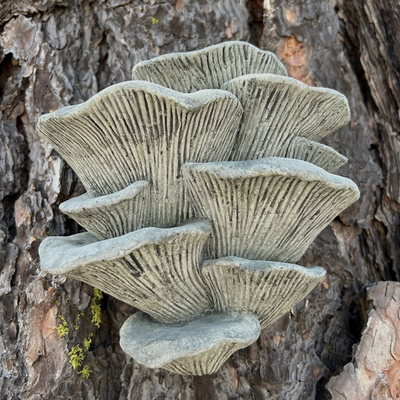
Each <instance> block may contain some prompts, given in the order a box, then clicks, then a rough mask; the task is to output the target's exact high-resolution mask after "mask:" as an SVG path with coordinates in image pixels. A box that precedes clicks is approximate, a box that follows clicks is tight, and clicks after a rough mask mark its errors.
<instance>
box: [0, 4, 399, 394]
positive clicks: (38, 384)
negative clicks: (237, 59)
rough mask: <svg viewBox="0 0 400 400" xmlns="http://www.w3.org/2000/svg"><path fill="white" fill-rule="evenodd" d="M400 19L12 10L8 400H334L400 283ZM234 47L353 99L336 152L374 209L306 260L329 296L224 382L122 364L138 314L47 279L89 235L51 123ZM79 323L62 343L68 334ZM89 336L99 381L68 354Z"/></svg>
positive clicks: (231, 368) (289, 11)
mask: <svg viewBox="0 0 400 400" xmlns="http://www.w3.org/2000/svg"><path fill="white" fill-rule="evenodd" d="M262 15H264V23H263V19H262ZM399 17H400V6H399V4H398V2H395V1H394V0H365V1H359V0H338V1H333V0H318V1H317V0H296V1H289V0H286V1H283V0H266V1H265V2H264V4H263V3H262V2H261V1H258V0H249V1H247V2H245V1H244V0H239V1H238V0H236V1H235V0H196V1H195V0H177V1H171V2H165V1H158V0H130V1H129V0H108V1H105V0H95V1H77V0H75V1H74V0H71V1H62V0H38V1H35V2H31V1H27V0H13V1H10V0H3V1H2V4H1V6H0V26H1V29H0V47H1V48H0V69H1V74H0V111H1V121H0V141H1V146H2V149H3V151H1V152H0V179H1V185H0V199H1V208H0V235H1V236H0V241H1V242H2V247H1V249H0V365H1V367H0V397H1V399H3V398H4V399H7V400H8V399H22V400H25V399H66V398H68V399H102V400H103V399H157V400H161V399H177V400H178V399H180V400H185V399H208V400H214V399H218V400H225V399H256V400H260V399H274V400H275V399H282V400H284V399H326V398H330V397H329V396H330V395H329V393H328V391H327V390H326V388H325V386H326V383H327V382H328V380H329V379H330V377H331V376H333V375H334V374H338V373H340V371H341V370H342V369H343V366H344V365H345V364H347V363H348V362H349V361H351V358H352V346H353V344H354V343H357V342H358V341H359V339H360V336H361V330H362V327H363V325H364V323H365V322H366V311H367V309H368V305H367V300H366V290H365V289H366V287H368V286H370V285H371V283H373V282H377V281H380V280H397V279H398V278H399V276H400V265H399V263H400V254H399V253H400V229H399V225H400V206H399V203H400V200H399V198H400V186H399V182H400V179H399V172H398V171H399V154H400V151H399V150H400V149H399V133H400V132H399V130H400V119H399V113H398V111H399V102H400V90H399V89H400V79H399V76H400V75H399V70H400V68H399V64H400V60H399V58H400V54H399V53H398V52H396V51H395V46H396V45H397V43H398V42H399V35H400V18H399ZM224 40H250V41H251V42H252V43H254V44H257V45H260V47H261V48H263V49H265V50H272V51H274V52H275V53H276V54H277V55H278V57H279V58H280V59H281V60H282V61H283V62H284V63H285V65H286V66H287V68H288V72H289V74H290V75H291V76H293V77H295V78H297V79H300V80H302V81H304V82H306V83H309V84H312V85H315V86H326V87H330V88H333V89H336V90H338V91H340V92H342V93H344V94H345V95H346V96H347V97H348V99H349V103H350V106H351V111H352V122H351V123H350V124H349V126H348V127H346V128H344V129H341V130H340V131H339V132H336V133H334V134H333V135H331V136H330V137H328V138H326V139H325V140H324V142H325V143H326V144H329V145H331V146H332V147H334V148H335V149H336V150H338V151H339V152H341V153H342V154H344V155H345V156H347V157H348V158H349V160H350V161H349V163H348V165H347V166H345V167H343V168H342V170H341V171H340V174H341V175H344V176H348V177H350V178H351V179H353V180H354V181H355V182H356V183H358V185H359V187H360V189H361V193H362V195H361V199H360V200H359V201H358V202H357V203H356V204H355V205H354V206H352V207H350V208H349V209H348V210H346V211H345V212H344V213H343V214H342V215H341V216H340V217H338V218H336V219H335V221H334V222H333V223H332V224H331V225H330V226H329V227H328V228H326V229H325V230H324V231H323V233H322V234H321V235H320V236H319V237H318V238H317V240H316V241H315V243H314V244H313V245H312V246H311V247H310V249H309V250H308V252H307V253H306V255H305V256H303V258H302V259H301V260H300V262H299V264H300V265H304V266H314V265H320V266H322V267H324V268H325V269H327V271H328V275H327V278H326V279H325V280H324V281H323V282H322V284H321V285H319V286H318V287H317V288H316V289H315V290H314V291H313V292H312V293H311V294H310V295H309V296H308V298H307V299H306V300H305V301H303V302H302V303H301V304H300V305H299V306H297V307H295V309H294V310H292V312H290V313H289V314H287V315H286V316H284V317H282V318H281V319H280V320H279V321H277V322H276V323H275V324H274V325H273V326H270V327H268V328H267V329H264V330H263V331H262V334H261V337H260V339H259V340H258V341H257V342H256V343H255V344H253V345H252V346H250V347H249V348H247V349H244V350H240V351H239V352H237V353H236V354H235V355H234V356H233V357H232V358H231V359H230V360H229V361H228V362H227V363H226V364H225V365H224V366H223V367H222V368H221V370H220V371H219V372H218V373H216V374H215V375H211V376H204V377H196V378H192V377H182V376H178V375H174V374H172V373H168V372H166V371H164V370H149V369H146V368H144V367H142V366H140V365H139V364H137V363H135V362H133V361H132V360H131V359H129V357H127V356H125V354H124V353H123V352H122V350H121V349H120V347H119V344H118V340H119V337H118V331H119V328H120V326H121V324H122V323H123V322H124V320H125V319H126V318H127V317H128V316H129V315H131V313H132V312H133V309H132V308H130V307H129V306H127V305H125V304H123V303H121V302H118V301H117V300H115V299H113V298H111V297H108V296H104V298H103V299H102V300H101V302H99V299H96V297H95V296H94V295H93V290H92V288H90V287H89V286H86V285H84V284H81V283H79V282H77V281H73V280H66V279H65V278H64V277H63V276H57V277H51V276H48V275H43V274H41V272H40V269H39V260H38V254H37V249H38V246H39V244H40V242H41V241H42V240H43V238H44V237H46V236H48V235H70V234H72V233H75V232H78V231H79V227H78V225H77V224H76V223H74V222H73V221H72V220H70V219H68V218H66V217H65V216H63V215H62V214H61V213H60V212H59V209H58V205H59V203H60V202H62V201H64V200H66V199H68V198H70V197H71V196H74V195H77V194H81V193H83V192H84V189H83V186H82V184H81V183H80V182H79V181H78V179H77V178H76V176H75V174H74V173H73V172H72V170H71V169H70V168H69V167H68V166H67V165H66V164H65V163H64V162H63V161H62V160H61V158H60V157H59V156H58V154H56V152H54V151H53V150H52V149H51V148H50V147H49V146H48V145H45V144H44V143H42V142H41V141H40V140H39V139H38V138H37V135H36V132H35V125H36V123H37V119H38V117H39V116H40V115H41V114H42V113H44V112H49V111H51V110H56V109H58V108H60V107H63V106H65V105H67V104H77V103H79V102H82V101H84V100H86V99H88V98H89V97H90V96H92V95H93V94H95V93H96V92H97V91H98V90H100V89H102V88H104V87H106V86H108V85H110V84H113V83H117V82H120V81H123V80H127V79H129V78H130V71H131V68H132V66H133V65H134V64H136V63H137V62H139V61H141V60H144V59H148V58H151V57H153V56H156V55H158V54H165V53H169V52H172V51H184V50H193V49H198V48H202V47H205V46H207V45H211V44H216V43H219V42H221V41H224ZM99 305H100V307H101V324H100V326H99V327H97V326H96V324H94V323H93V322H92V319H93V315H94V316H96V315H97V316H98V314H96V310H97V308H96V307H98V306H99ZM94 321H95V322H96V319H94ZM63 324H64V326H68V333H67V334H66V335H65V336H64V337H60V335H59V334H58V333H57V331H56V330H55V329H54V327H56V326H60V325H63ZM85 338H86V339H87V338H90V339H91V344H90V346H89V349H88V350H87V351H86V350H85V351H84V354H85V359H84V364H85V365H87V366H88V368H89V369H90V370H91V371H92V373H91V374H90V376H89V378H87V379H83V377H81V376H79V375H78V372H79V371H80V370H81V369H82V367H83V365H82V366H81V367H80V368H78V369H77V370H74V369H73V367H72V364H71V358H70V356H69V355H68V353H69V352H70V351H71V350H72V349H73V348H75V349H76V346H77V345H79V346H81V348H84V346H83V344H84V339H85Z"/></svg>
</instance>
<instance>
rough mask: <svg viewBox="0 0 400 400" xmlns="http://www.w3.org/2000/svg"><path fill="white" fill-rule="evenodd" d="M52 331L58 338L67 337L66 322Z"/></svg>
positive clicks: (67, 328)
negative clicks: (54, 331)
mask: <svg viewBox="0 0 400 400" xmlns="http://www.w3.org/2000/svg"><path fill="white" fill-rule="evenodd" d="M54 329H55V330H56V331H57V333H58V336H60V338H62V337H64V336H67V335H68V333H69V327H68V322H67V321H64V322H63V323H61V324H60V325H58V326H56V327H54Z"/></svg>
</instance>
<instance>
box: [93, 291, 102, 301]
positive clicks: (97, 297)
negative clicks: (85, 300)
mask: <svg viewBox="0 0 400 400" xmlns="http://www.w3.org/2000/svg"><path fill="white" fill-rule="evenodd" d="M102 298H103V292H102V291H101V290H100V289H97V288H94V290H93V299H94V300H96V301H100V300H101V299H102Z"/></svg>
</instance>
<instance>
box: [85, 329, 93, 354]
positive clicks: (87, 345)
mask: <svg viewBox="0 0 400 400" xmlns="http://www.w3.org/2000/svg"><path fill="white" fill-rule="evenodd" d="M92 337H93V333H91V334H90V335H89V336H88V337H87V338H85V339H83V347H84V348H85V350H86V351H89V349H90V345H91V344H92Z"/></svg>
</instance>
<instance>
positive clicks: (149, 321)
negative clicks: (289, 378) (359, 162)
mask: <svg viewBox="0 0 400 400" xmlns="http://www.w3.org/2000/svg"><path fill="white" fill-rule="evenodd" d="M132 79H133V80H132V81H128V82H123V83H119V84H117V85H113V86H110V87H109V88H107V89H105V90H103V91H101V92H100V93H98V94H97V95H95V96H94V97H92V98H91V99H89V100H88V101H86V102H85V103H83V104H79V105H75V106H69V107H65V108H64V109H61V110H59V111H56V112H53V113H51V114H46V115H43V116H42V117H41V118H40V120H39V123H38V127H37V130H38V134H39V135H40V136H41V137H42V138H44V139H45V140H46V141H47V142H49V143H50V144H51V145H52V146H53V147H54V148H55V149H56V150H57V151H58V152H59V153H60V154H61V155H62V156H63V157H64V158H65V160H66V161H67V162H68V163H69V164H70V165H71V167H72V168H73V169H74V170H75V172H76V173H77V174H78V176H79V178H80V179H81V180H82V182H83V184H84V186H85V188H86V189H87V193H86V194H84V195H82V196H79V197H76V198H73V199H70V200H68V201H66V202H64V203H62V204H61V206H60V209H61V210H62V211H63V212H64V213H65V214H67V215H68V216H70V217H71V218H73V219H75V220H76V221H77V222H78V223H79V224H80V225H82V226H83V227H84V228H86V230H87V231H88V232H87V233H81V234H76V235H72V236H69V237H50V238H46V239H45V240H44V241H43V243H42V244H41V246H40V249H39V252H40V258H41V266H42V269H43V271H46V272H48V273H51V274H65V275H68V276H70V277H72V278H74V279H79V280H81V281H83V282H86V283H88V284H91V285H93V286H95V287H98V288H100V289H101V290H103V291H105V292H106V293H109V294H110V295H112V296H115V297H116V298H118V299H120V300H122V301H125V302H126V303H129V304H131V305H133V306H134V307H136V308H137V309H138V310H140V311H138V312H137V313H135V314H134V315H133V316H132V317H130V318H129V319H128V320H127V321H126V322H125V324H124V326H123V327H122V329H121V346H122V348H123V350H124V351H125V352H126V353H127V354H129V355H131V356H132V357H133V358H134V359H135V360H137V361H138V362H140V363H142V364H143V365H145V366H147V367H149V368H156V367H162V368H166V369H168V370H171V371H174V372H176V373H180V374H195V375H201V374H210V373H213V372H215V371H216V370H217V369H218V368H219V367H220V366H221V365H222V364H223V363H224V362H225V361H226V360H227V358H229V357H230V355H231V354H232V353H233V352H234V351H236V350H237V349H240V348H243V347H246V346H248V345H249V344H251V343H252V342H254V341H255V340H257V338H258V336H259V333H260V329H262V328H264V327H265V326H267V325H268V324H271V323H272V322H273V321H275V320H276V319H277V318H279V317H280V316H281V315H283V314H284V313H286V312H287V311H288V310H289V309H290V308H291V307H293V306H294V305H295V304H296V303H298V302H299V301H301V300H302V299H303V298H304V297H305V296H307V295H308V294H309V293H310V291H311V290H312V289H313V288H314V287H315V286H316V285H317V284H318V283H319V282H320V280H321V279H322V277H323V276H324V274H325V271H324V269H323V268H321V267H313V268H304V267H302V266H299V265H296V264H294V263H296V262H297V261H298V260H299V259H300V257H301V256H302V255H303V254H304V252H305V251H306V249H307V247H308V246H309V245H310V244H311V243H312V241H313V240H314V239H315V237H316V236H317V235H318V234H319V233H320V232H321V230H322V229H324V227H326V226H327V225H328V224H329V223H330V222H331V220H332V219H333V218H334V217H335V216H336V215H338V214H339V213H340V212H342V211H343V210H344V209H345V208H347V207H348V206H349V205H350V204H351V203H353V202H354V201H356V200H357V199H358V197H359V191H358V189H357V186H356V185H355V184H354V183H353V182H352V181H350V180H349V179H347V178H343V177H340V176H337V175H334V174H332V172H334V171H335V170H336V169H337V168H339V167H341V166H342V165H344V164H345V163H346V162H347V159H346V158H345V157H344V156H342V155H340V154H339V153H337V152H336V151H335V150H334V149H332V148H330V147H328V146H325V145H323V144H320V143H318V141H319V140H320V139H322V138H323V137H325V136H326V135H328V134H330V133H332V132H334V131H335V130H337V129H339V128H341V127H342V126H344V125H346V124H347V123H348V122H349V120H350V112H349V106H348V103H347V100H346V98H345V97H344V96H343V95H342V94H340V93H338V92H336V91H334V90H331V89H325V88H316V87H309V86H307V85H306V84H304V83H301V82H299V81H297V80H295V79H292V78H289V77H287V76H286V71H285V68H284V67H283V65H282V64H281V63H280V62H279V60H278V59H277V58H276V57H275V56H274V55H273V54H272V53H269V52H265V51H261V50H259V49H257V48H256V47H254V46H252V45H250V44H247V43H242V42H228V43H223V44H219V45H216V46H211V47H208V48H206V49H203V50H199V51H194V52H188V53H177V54H169V55H165V56H160V57H157V58H155V59H153V60H149V61H145V62H142V63H139V64H138V65H136V66H135V67H134V69H133V73H132Z"/></svg>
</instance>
